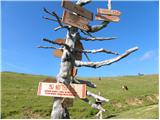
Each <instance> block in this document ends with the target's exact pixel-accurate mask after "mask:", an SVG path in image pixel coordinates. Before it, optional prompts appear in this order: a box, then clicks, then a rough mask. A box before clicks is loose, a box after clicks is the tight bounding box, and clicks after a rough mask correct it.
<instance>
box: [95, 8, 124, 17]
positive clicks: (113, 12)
mask: <svg viewBox="0 0 160 120" xmlns="http://www.w3.org/2000/svg"><path fill="white" fill-rule="evenodd" d="M97 14H106V15H114V16H120V15H121V12H120V11H118V10H108V9H103V8H98V9H97Z"/></svg>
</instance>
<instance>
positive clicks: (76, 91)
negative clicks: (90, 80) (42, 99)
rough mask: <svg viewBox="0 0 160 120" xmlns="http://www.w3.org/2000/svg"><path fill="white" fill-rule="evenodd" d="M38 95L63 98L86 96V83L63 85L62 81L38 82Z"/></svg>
mask: <svg viewBox="0 0 160 120" xmlns="http://www.w3.org/2000/svg"><path fill="white" fill-rule="evenodd" d="M37 94H38V95H41V96H52V97H64V98H75V97H76V96H78V97H79V98H82V99H84V98H86V85H85V84H70V85H65V84H62V83H46V82H39V86H38V92H37Z"/></svg>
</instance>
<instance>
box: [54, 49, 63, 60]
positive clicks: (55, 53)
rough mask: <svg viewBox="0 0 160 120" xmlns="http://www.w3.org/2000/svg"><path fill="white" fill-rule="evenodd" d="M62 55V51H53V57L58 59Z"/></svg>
mask: <svg viewBox="0 0 160 120" xmlns="http://www.w3.org/2000/svg"><path fill="white" fill-rule="evenodd" d="M62 54H63V51H62V50H59V49H56V50H54V51H53V55H54V56H56V57H58V58H60V57H61V56H62Z"/></svg>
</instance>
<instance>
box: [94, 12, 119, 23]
mask: <svg viewBox="0 0 160 120" xmlns="http://www.w3.org/2000/svg"><path fill="white" fill-rule="evenodd" d="M96 20H103V21H109V22H119V21H120V18H119V17H117V16H110V15H100V14H97V15H96Z"/></svg>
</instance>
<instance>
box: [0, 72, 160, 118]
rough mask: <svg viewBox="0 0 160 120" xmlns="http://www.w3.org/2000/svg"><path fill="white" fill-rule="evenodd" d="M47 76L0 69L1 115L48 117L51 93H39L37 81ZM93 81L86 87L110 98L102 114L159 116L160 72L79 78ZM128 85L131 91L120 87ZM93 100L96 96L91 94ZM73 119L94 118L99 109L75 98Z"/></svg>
mask: <svg viewBox="0 0 160 120" xmlns="http://www.w3.org/2000/svg"><path fill="white" fill-rule="evenodd" d="M47 77H48V76H44V75H31V74H24V73H14V72H1V118H2V119H6V118H7V119H31V118H32V119H33V118H34V119H49V118H50V113H51V109H52V104H53V98H52V97H44V96H37V88H38V83H39V81H41V80H44V79H45V78H47ZM80 79H83V80H88V81H92V82H94V83H95V84H96V85H97V88H89V87H87V90H89V91H91V92H94V93H96V94H98V92H101V95H102V96H103V97H105V98H107V99H109V100H110V101H109V102H108V103H105V104H103V107H104V108H105V109H106V112H104V113H103V118H114V119H119V118H133V119H136V118H140V119H158V118H159V114H158V113H159V112H158V109H159V108H158V97H159V93H158V87H159V86H158V75H157V74H155V75H144V76H117V77H103V78H101V80H98V78H80ZM122 85H127V87H128V91H125V90H123V89H122V88H121V86H122ZM89 99H90V100H92V101H93V102H94V99H92V98H89ZM69 112H70V116H71V118H73V119H76V118H77V119H85V118H90V119H92V118H95V115H96V113H97V112H98V111H97V110H95V109H92V108H91V107H90V106H89V105H88V104H86V103H85V102H83V101H82V100H80V99H79V98H75V100H74V104H73V107H70V108H69Z"/></svg>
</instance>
